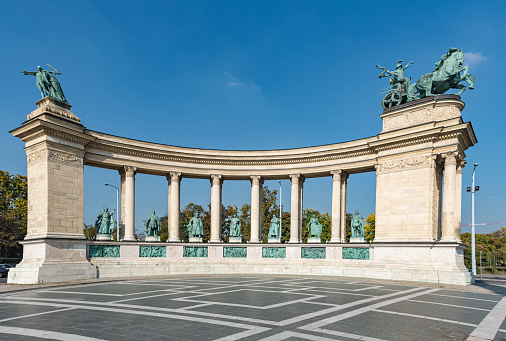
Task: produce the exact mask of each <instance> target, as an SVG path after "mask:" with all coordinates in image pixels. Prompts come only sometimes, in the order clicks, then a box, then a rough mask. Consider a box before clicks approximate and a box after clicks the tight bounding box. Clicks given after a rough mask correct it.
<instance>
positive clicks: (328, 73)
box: [0, 0, 506, 232]
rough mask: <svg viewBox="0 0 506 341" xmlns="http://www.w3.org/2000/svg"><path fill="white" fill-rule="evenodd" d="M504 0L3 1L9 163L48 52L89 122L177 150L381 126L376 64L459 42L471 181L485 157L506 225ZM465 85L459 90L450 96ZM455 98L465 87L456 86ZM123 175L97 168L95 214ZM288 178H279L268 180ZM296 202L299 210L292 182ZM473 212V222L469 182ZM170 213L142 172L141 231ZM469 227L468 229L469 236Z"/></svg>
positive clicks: (358, 182)
mask: <svg viewBox="0 0 506 341" xmlns="http://www.w3.org/2000/svg"><path fill="white" fill-rule="evenodd" d="M505 18H506V2H504V1H490V2H486V5H485V4H484V3H483V2H478V1H461V2H455V1H418V2H406V3H402V4H401V3H399V2H398V1H395V2H394V1H391V2H387V1H360V2H358V1H295V0H290V1H258V0H255V1H217V0H212V1H203V0H201V1H48V2H45V3H41V2H40V1H3V2H2V3H1V4H0V49H1V52H2V53H0V62H1V64H2V68H1V71H0V75H1V77H2V79H3V81H2V82H0V99H1V101H2V103H1V105H0V127H1V129H0V146H1V148H0V169H2V170H6V171H8V172H11V173H19V174H25V175H26V155H25V152H24V151H23V143H22V142H21V141H20V140H18V139H17V138H14V137H12V136H11V135H10V134H9V130H11V129H14V128H16V127H18V126H19V125H20V124H21V123H22V122H23V121H24V120H25V119H26V115H27V114H29V113H30V112H31V111H32V110H34V109H35V105H34V104H33V103H34V102H35V101H37V100H38V99H39V98H40V93H39V91H38V89H37V87H36V85H35V79H34V77H32V76H26V77H20V76H19V74H20V71H21V70H29V71H33V70H35V68H36V66H37V65H44V64H41V63H42V62H47V63H49V64H51V65H53V66H55V67H57V68H58V69H59V70H60V71H61V72H62V73H63V74H62V75H61V76H59V77H58V79H59V81H60V83H61V85H62V88H63V91H64V93H65V96H66V98H67V100H68V101H69V102H70V104H71V105H73V108H72V110H73V112H74V113H75V114H76V115H77V116H78V117H80V118H81V120H82V123H83V124H84V126H86V127H87V128H89V129H91V130H96V131H100V132H105V133H109V134H113V135H118V136H124V137H130V138H134V139H140V140H146V141H151V142H158V143H164V144H171V145H179V146H187V147H198V148H216V149H279V148H293V147H305V146H314V145H322V144H329V143H336V142H344V141H349V140H355V139H360V138H364V137H368V136H373V135H376V134H378V133H379V132H380V131H381V119H380V117H379V115H380V114H381V113H382V109H381V106H380V100H381V95H380V94H379V92H380V90H381V89H383V88H385V87H387V86H388V83H387V80H386V79H381V80H380V79H378V75H379V73H380V72H379V70H378V69H376V68H375V65H376V64H380V65H382V66H386V67H387V68H389V69H392V68H394V67H395V64H396V63H397V61H398V60H399V59H402V60H404V61H405V62H409V61H411V60H413V61H414V62H415V63H414V64H413V65H411V66H410V67H409V68H408V69H407V70H406V75H407V76H411V77H412V78H413V79H414V80H416V79H417V78H418V77H420V76H421V75H422V74H424V73H427V72H430V71H432V70H433V68H434V63H435V62H437V61H438V60H439V58H440V57H441V55H442V54H444V53H446V52H447V51H448V48H449V47H457V48H461V49H462V50H463V51H464V52H465V61H466V64H468V65H469V67H470V72H471V73H472V74H473V75H474V76H475V77H476V89H475V90H472V91H469V90H468V91H466V92H464V94H463V95H462V99H463V100H464V101H465V102H466V108H465V109H464V111H463V113H462V117H463V119H464V121H471V122H472V124H473V128H474V131H475V133H476V136H477V138H478V144H477V145H476V146H474V147H472V148H471V149H469V150H468V151H467V152H466V154H467V159H466V160H467V162H468V166H467V167H466V168H464V173H463V189H464V191H465V188H466V187H467V186H470V185H471V184H470V183H471V172H472V165H473V164H474V163H479V166H478V168H477V173H476V184H477V185H479V186H480V189H481V190H480V192H479V194H478V195H477V196H476V222H477V223H499V224H498V225H489V226H486V227H479V228H478V229H477V231H483V232H489V231H491V230H494V229H497V228H499V227H500V226H506V205H505V204H506V181H505V169H506V158H505V147H506V145H505V142H504V134H505V128H506V119H505V114H506V111H505V107H506V103H505V98H506V96H505V95H504V93H505V86H504V83H505V79H506V68H505V66H506V65H505V64H506V58H505V56H506V44H505V38H506V20H505ZM450 93H452V92H450ZM453 93H455V92H453ZM105 182H109V183H111V184H115V185H119V175H118V174H117V172H114V171H111V170H104V169H96V168H91V167H85V222H86V223H88V224H90V223H93V222H94V220H95V218H96V216H97V215H98V214H99V213H100V211H102V208H103V206H104V205H108V206H109V207H110V208H112V207H113V206H114V205H115V201H116V195H115V192H114V190H113V189H111V188H107V187H105V186H104V185H103V184H104V183H105ZM348 183H349V185H348V209H347V211H348V212H352V211H355V210H359V211H360V212H361V213H362V215H363V216H366V215H368V214H369V213H371V212H374V207H375V174H374V173H368V174H359V175H352V176H351V177H350V179H349V180H348ZM266 184H267V185H268V186H269V188H271V189H274V188H277V186H278V183H277V182H275V181H272V182H266ZM283 188H284V190H283V202H282V203H283V205H284V207H285V209H286V210H289V208H290V202H289V198H290V196H289V182H288V180H286V181H284V182H283ZM249 201H250V190H249V183H248V182H246V181H225V183H224V185H223V203H224V204H225V205H237V206H240V205H242V204H243V203H249ZM189 202H194V203H196V204H201V205H207V204H208V203H209V202H210V184H209V181H207V180H191V179H184V180H183V182H182V185H181V205H182V206H184V205H186V204H188V203H189ZM462 205H463V208H462V223H463V224H466V223H469V222H470V220H471V214H470V212H471V200H470V195H469V194H467V193H465V192H464V193H463V200H462ZM304 207H305V208H307V207H312V208H316V209H319V210H320V211H322V212H328V211H330V209H331V179H330V178H320V179H308V180H307V181H306V183H305V193H304ZM151 209H156V211H157V213H158V214H159V215H164V214H166V213H167V181H166V179H165V178H162V177H155V176H149V175H142V174H140V175H138V176H137V178H136V228H137V229H139V230H140V229H143V224H142V221H143V220H144V219H146V217H147V216H148V215H149V214H150V210H151ZM466 230H469V229H468V228H463V231H466Z"/></svg>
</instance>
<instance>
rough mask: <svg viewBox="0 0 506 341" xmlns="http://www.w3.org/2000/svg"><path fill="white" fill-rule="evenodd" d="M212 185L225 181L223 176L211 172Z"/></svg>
mask: <svg viewBox="0 0 506 341" xmlns="http://www.w3.org/2000/svg"><path fill="white" fill-rule="evenodd" d="M209 181H211V185H221V184H222V183H223V176H222V175H221V174H211V179H209Z"/></svg>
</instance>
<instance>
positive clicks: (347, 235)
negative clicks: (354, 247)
mask: <svg viewBox="0 0 506 341" xmlns="http://www.w3.org/2000/svg"><path fill="white" fill-rule="evenodd" d="M345 219H346V222H345V225H346V227H345V228H346V230H345V235H344V238H345V239H346V242H347V243H349V242H350V238H351V219H353V214H351V213H346V218H345Z"/></svg>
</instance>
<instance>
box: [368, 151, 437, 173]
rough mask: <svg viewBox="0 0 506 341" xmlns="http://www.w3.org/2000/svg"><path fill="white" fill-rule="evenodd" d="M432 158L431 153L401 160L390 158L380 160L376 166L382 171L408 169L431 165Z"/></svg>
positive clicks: (377, 169)
mask: <svg viewBox="0 0 506 341" xmlns="http://www.w3.org/2000/svg"><path fill="white" fill-rule="evenodd" d="M431 160H432V158H431V155H422V156H415V157H411V158H406V159H400V160H389V161H384V162H380V163H379V164H378V166H377V167H376V171H377V172H381V173H390V172H399V171H403V170H406V169H414V168H423V167H428V166H430V164H431Z"/></svg>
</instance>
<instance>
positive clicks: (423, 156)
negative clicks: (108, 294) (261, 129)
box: [12, 95, 477, 282]
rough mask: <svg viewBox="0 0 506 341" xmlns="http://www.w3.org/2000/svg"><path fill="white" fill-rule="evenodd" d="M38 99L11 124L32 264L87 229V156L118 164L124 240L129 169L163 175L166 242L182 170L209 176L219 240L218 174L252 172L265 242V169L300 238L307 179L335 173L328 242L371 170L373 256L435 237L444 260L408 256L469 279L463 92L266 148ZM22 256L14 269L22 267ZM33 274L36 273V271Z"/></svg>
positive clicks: (469, 141)
mask: <svg viewBox="0 0 506 341" xmlns="http://www.w3.org/2000/svg"><path fill="white" fill-rule="evenodd" d="M36 104H37V105H38V108H37V109H36V110H35V111H34V112H32V113H31V114H30V115H28V120H27V121H26V122H25V123H24V124H23V125H22V126H21V127H19V128H17V129H15V130H13V131H12V134H13V135H14V136H17V137H19V138H21V139H22V140H23V141H25V143H26V148H25V150H26V152H27V156H28V182H29V212H28V235H27V237H26V240H25V242H24V247H25V255H26V256H25V258H24V259H23V262H22V265H23V266H24V267H25V268H26V269H25V270H26V271H27V272H28V271H29V270H28V268H30V267H31V268H32V270H33V267H34V266H35V265H36V266H37V267H38V269H39V270H40V268H41V266H42V264H43V263H44V260H46V259H48V258H51V257H53V258H54V257H55V256H54V253H52V254H51V255H48V251H47V250H48V245H49V244H50V242H48V240H54V239H60V241H61V243H63V241H62V240H64V239H65V240H67V242H68V243H71V244H72V242H69V241H72V240H74V244H72V245H73V247H74V248H75V249H79V248H78V247H77V246H76V245H77V244H78V243H77V242H76V241H75V240H78V239H82V238H83V229H82V222H83V190H84V183H83V179H82V178H83V165H88V166H94V167H102V168H108V169H114V170H118V171H119V172H120V174H121V187H122V191H121V192H122V198H121V202H122V203H121V206H122V219H121V220H122V222H124V224H125V236H124V241H133V240H134V235H133V233H134V221H135V213H134V212H135V174H136V173H145V174H153V175H158V176H165V177H167V179H168V197H169V207H168V212H169V213H168V216H169V240H168V242H169V243H171V242H180V240H179V210H180V207H179V206H180V204H179V197H180V183H181V179H182V178H185V177H188V178H207V179H209V180H210V182H211V240H210V242H211V243H221V236H220V227H221V216H220V215H221V188H222V183H223V181H228V180H249V181H250V182H251V241H250V243H252V244H254V243H259V242H260V241H261V214H260V211H261V206H260V205H261V200H260V199H261V186H262V182H263V181H264V180H271V179H290V180H291V212H292V219H291V229H290V233H291V239H290V242H291V243H300V242H301V240H300V236H301V234H300V231H301V227H302V219H301V214H302V197H303V184H304V179H305V178H312V177H324V176H332V177H333V182H332V183H333V185H332V239H331V243H333V244H332V245H336V247H338V245H339V244H340V243H341V242H343V241H344V229H343V228H342V226H343V222H344V216H345V211H346V204H345V202H346V182H347V178H348V176H349V175H352V174H354V173H361V172H371V171H376V177H377V181H376V238H375V241H374V243H373V246H371V247H375V248H376V251H374V257H373V258H374V259H370V261H371V264H370V266H375V265H377V266H380V267H384V266H387V267H388V266H389V264H391V263H392V262H394V263H395V262H397V264H398V263H399V259H394V258H395V257H397V256H398V255H399V253H395V252H394V253H392V250H397V252H401V253H403V254H405V247H409V243H418V244H419V245H418V246H420V245H422V244H423V243H425V244H426V245H425V244H424V245H425V246H429V244H430V245H432V246H434V245H436V244H438V247H440V249H441V250H442V249H443V247H445V248H446V250H447V251H445V252H446V253H444V254H445V255H444V257H446V258H447V259H445V260H442V261H441V262H439V263H440V264H436V263H437V262H438V260H437V257H439V256H436V255H434V254H433V253H434V251H433V250H432V248H430V247H429V248H427V250H425V251H424V252H425V253H423V252H421V251H419V250H421V249H417V250H418V251H415V252H414V253H413V254H412V256H413V257H411V258H410V257H409V256H408V257H407V258H406V259H407V260H406V262H408V263H410V262H411V263H413V264H416V263H417V262H419V261H420V258H423V257H426V256H427V255H429V256H428V257H429V258H430V257H432V258H431V259H430V260H427V264H426V265H427V266H429V267H430V268H431V269H432V270H434V269H439V270H441V269H443V270H445V271H449V272H450V273H452V274H454V275H455V276H456V277H455V276H454V277H455V278H457V277H458V279H455V278H453V279H448V280H447V279H444V280H441V279H439V280H437V281H440V282H441V281H442V282H445V281H446V282H458V281H460V282H462V281H465V282H469V280H470V279H469V276H468V275H465V274H464V268H463V260H462V250H463V248H462V246H461V244H460V196H461V185H462V179H461V174H462V167H463V166H464V165H465V161H464V159H465V153H464V151H465V150H466V149H467V148H469V147H470V146H472V145H474V144H475V143H476V142H477V141H476V137H475V136H474V132H473V130H472V126H471V124H470V123H464V122H463V120H462V118H461V114H460V112H461V110H462V109H463V108H464V103H463V102H462V101H461V100H460V97H458V96H455V95H441V96H436V97H430V98H425V99H422V100H418V101H414V102H410V103H408V104H404V105H400V106H398V107H394V108H391V109H387V110H385V111H384V113H383V114H382V115H380V116H381V118H382V120H383V129H382V131H381V133H379V134H378V135H376V136H373V137H368V138H364V139H360V140H355V141H349V142H343V143H336V144H330V145H324V146H316V147H306V148H297V149H285V150H265V151H231V150H226V151H225V150H208V149H195V148H184V147H176V146H168V145H162V144H156V143H149V142H143V141H137V140H132V139H128V138H122V137H117V136H113V135H108V134H104V133H100V132H96V131H92V130H88V129H86V128H85V127H84V126H82V125H81V122H80V119H79V118H77V117H76V116H75V115H74V114H73V113H72V112H71V111H70V106H68V105H63V104H62V103H59V102H57V101H54V100H52V99H50V98H44V99H42V100H40V101H39V102H37V103H36ZM443 190H444V193H445V194H444V196H443ZM439 226H442V229H440V228H439ZM41 243H44V245H45V246H44V252H45V255H44V257H42V258H43V260H42V261H41V257H38V258H37V257H35V256H33V255H31V254H30V252H26V251H27V250H28V249H30V248H31V249H33V251H34V254H35V253H37V252H39V253H40V252H41V251H40V250H38V251H36V250H35V249H36V248H37V247H38V248H39V249H40V244H41ZM395 243H397V244H395ZM420 243H422V244H420ZM434 243H436V244H434ZM394 244H395V245H394ZM401 244H402V245H401ZM36 245H38V246H37V247H36ZM84 245H85V244H84ZM248 245H249V244H248ZM445 245H446V246H445ZM167 247H169V246H167ZM53 248H54V247H53ZM380 249H381V250H384V251H380ZM429 249H430V250H429ZM79 250H80V251H76V253H75V254H74V256H75V257H77V258H81V260H82V258H83V254H82V252H83V251H82V248H81V249H79ZM334 251H335V250H334ZM334 251H332V252H334ZM84 252H86V247H85V251H84ZM69 254H71V253H70V252H67V254H66V255H62V254H59V256H58V257H60V261H63V260H64V259H66V261H70V260H69V259H70V258H73V256H68V255H69ZM422 254H423V255H422ZM75 257H74V258H75ZM84 257H86V254H85V255H84ZM338 258H339V257H337V258H336V259H338ZM328 261H331V260H328ZM294 264H295V263H294ZM336 264H337V263H335V264H333V266H335V265H336ZM295 265H296V264H295ZM328 265H332V264H328ZM23 266H21V267H20V268H19V269H18V270H17V273H19V274H21V272H22V271H23V270H22V269H23ZM39 270H37V271H39ZM32 272H33V271H32ZM39 272H40V271H39ZM14 273H16V272H14ZM34 276H35V277H37V276H38V277H37V278H39V279H37V280H40V277H41V275H40V274H38V275H33V274H32V277H34ZM452 276H453V275H452ZM14 277H15V275H13V279H14ZM20 277H23V276H21V275H19V276H18V278H20ZM26 277H29V275H28V274H26ZM450 277H451V276H450Z"/></svg>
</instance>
